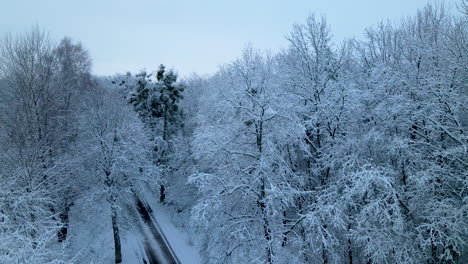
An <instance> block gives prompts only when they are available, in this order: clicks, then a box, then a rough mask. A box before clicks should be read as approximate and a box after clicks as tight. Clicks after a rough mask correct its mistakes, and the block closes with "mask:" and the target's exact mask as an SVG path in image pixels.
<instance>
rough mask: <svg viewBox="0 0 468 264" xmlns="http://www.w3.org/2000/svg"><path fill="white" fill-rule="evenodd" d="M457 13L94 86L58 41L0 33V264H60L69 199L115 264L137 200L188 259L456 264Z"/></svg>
mask: <svg viewBox="0 0 468 264" xmlns="http://www.w3.org/2000/svg"><path fill="white" fill-rule="evenodd" d="M465 2H466V1H462V2H461V3H462V4H461V5H460V9H461V11H462V13H463V14H462V15H458V14H457V15H455V14H451V13H449V12H448V11H447V10H446V9H444V7H443V6H439V5H427V6H426V7H425V8H424V9H422V10H420V11H419V12H418V13H417V14H416V15H415V16H414V17H411V18H406V19H404V20H402V21H401V23H399V24H395V23H380V24H378V25H377V26H374V27H371V28H368V29H367V30H366V31H365V38H364V39H361V40H357V39H350V40H346V41H344V42H342V43H341V44H340V45H336V44H334V42H333V38H332V34H331V31H330V28H329V26H328V24H327V22H326V20H325V19H324V18H322V17H318V16H315V15H310V16H309V17H308V18H307V19H306V20H305V22H304V23H303V24H297V25H294V26H293V28H292V30H291V32H290V33H289V34H287V36H286V39H287V40H288V43H289V44H288V45H287V47H285V49H283V50H282V51H281V52H278V53H271V52H263V51H261V50H258V49H255V48H254V47H252V46H251V45H247V46H246V47H245V48H244V50H243V52H242V55H241V56H240V57H239V58H238V59H237V60H235V61H233V62H231V63H228V64H226V65H224V66H222V67H220V69H219V71H218V72H216V73H215V74H213V75H212V76H209V77H200V76H193V77H190V78H186V79H185V80H180V79H179V77H178V75H177V74H176V73H175V72H174V71H173V70H168V69H166V67H165V66H164V65H161V66H160V67H159V68H158V69H157V70H156V71H155V72H154V73H148V72H146V71H142V72H140V73H137V74H131V73H127V74H125V75H115V76H112V77H96V76H93V75H92V74H91V58H90V55H89V54H88V52H87V51H86V50H85V49H84V47H83V46H82V45H81V44H80V43H78V42H75V41H73V40H71V39H70V38H64V39H62V40H61V41H60V42H59V43H54V42H53V40H51V39H50V38H49V37H48V35H47V34H45V33H44V32H42V31H41V30H40V29H38V28H34V29H33V30H31V31H30V32H28V33H26V34H20V35H18V36H16V37H14V36H10V35H9V36H7V37H5V38H4V39H2V41H1V45H0V147H1V148H0V182H1V183H2V184H0V238H1V239H0V262H1V263H51V262H56V263H61V262H64V261H67V260H68V259H69V258H68V257H67V256H64V255H63V252H60V251H58V250H57V249H56V247H55V246H54V245H56V244H57V243H61V242H66V241H67V239H68V229H69V224H70V218H69V212H70V210H71V208H73V206H74V204H75V202H77V201H78V200H80V201H84V202H85V203H87V205H89V206H93V207H98V206H101V205H104V204H105V206H107V207H108V209H109V217H108V218H109V219H108V221H109V225H110V226H112V231H113V239H114V250H115V262H116V263H120V262H121V261H122V253H121V242H120V232H121V227H122V225H123V224H124V225H127V224H129V223H124V221H122V219H123V218H125V217H126V216H125V215H127V214H128V213H129V212H128V211H129V209H130V211H131V210H132V206H133V204H134V203H135V200H138V199H140V198H141V197H144V196H145V195H147V194H146V192H147V191H148V190H149V191H154V193H155V194H156V195H157V196H159V200H160V202H162V203H164V204H166V205H169V206H173V207H176V209H177V210H178V212H182V213H185V214H187V213H189V214H191V227H193V228H192V229H193V230H195V232H194V233H195V234H196V235H197V236H198V242H199V243H198V244H199V246H200V251H201V254H202V257H203V261H204V263H323V264H325V263H349V264H352V263H430V264H435V263H464V262H466V261H467V260H468V256H467V255H468V245H467V242H466V241H468V220H467V219H468V170H467V168H468V155H467V154H468V136H467V133H468V109H467V102H468V89H467V87H468V79H467V78H468V45H467V36H468V34H467V33H468V32H467V26H468V23H467V22H468V21H467V16H466V10H467V9H466V4H465ZM150 195H151V194H150ZM153 195H154V194H153ZM125 219H129V218H125Z"/></svg>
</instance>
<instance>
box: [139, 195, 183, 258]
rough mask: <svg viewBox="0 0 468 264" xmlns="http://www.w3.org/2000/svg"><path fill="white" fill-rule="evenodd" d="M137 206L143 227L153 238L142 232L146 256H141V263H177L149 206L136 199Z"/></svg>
mask: <svg viewBox="0 0 468 264" xmlns="http://www.w3.org/2000/svg"><path fill="white" fill-rule="evenodd" d="M137 208H138V212H139V213H140V216H141V218H142V219H143V222H144V224H145V225H146V228H145V229H147V230H149V231H150V233H151V234H152V238H154V240H153V239H150V238H148V237H147V235H146V234H143V236H144V239H145V241H144V243H143V246H144V251H145V255H146V258H143V263H148V264H179V263H180V261H179V260H178V258H177V256H176V255H175V253H174V251H173V250H172V248H171V246H170V244H169V242H168V241H167V239H166V237H165V236H164V234H163V232H162V231H161V228H160V227H159V225H158V223H157V221H156V219H154V217H153V214H152V210H151V207H150V206H149V205H148V204H146V203H145V202H142V201H141V200H138V201H137ZM151 241H155V243H154V242H153V243H152V242H151Z"/></svg>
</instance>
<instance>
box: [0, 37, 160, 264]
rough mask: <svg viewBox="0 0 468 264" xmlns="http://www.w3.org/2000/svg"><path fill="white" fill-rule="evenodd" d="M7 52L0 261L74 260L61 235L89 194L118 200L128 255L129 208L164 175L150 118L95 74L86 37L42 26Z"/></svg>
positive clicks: (0, 63) (2, 62) (2, 92)
mask: <svg viewBox="0 0 468 264" xmlns="http://www.w3.org/2000/svg"><path fill="white" fill-rule="evenodd" d="M0 52H1V53H0V81H1V89H0V109H1V114H0V146H1V151H0V182H1V183H2V184H1V186H0V237H1V239H0V262H1V263H51V262H60V261H65V260H66V256H63V255H62V253H63V252H60V251H57V250H54V246H53V245H54V243H58V242H64V241H66V239H67V231H68V230H67V228H68V226H69V217H68V216H69V211H70V207H72V206H73V204H74V202H75V201H76V200H77V199H85V198H86V199H85V200H86V201H87V202H88V204H89V206H93V207H97V206H98V205H101V204H105V203H107V204H108V205H109V207H110V208H111V210H110V211H111V216H110V217H109V223H112V229H113V235H114V241H115V243H114V248H115V262H116V263H120V262H121V259H122V256H121V248H120V236H119V225H120V224H121V223H119V214H125V211H124V210H121V209H122V208H123V207H125V206H126V205H128V204H132V203H133V201H134V196H138V195H139V194H140V192H141V191H142V190H143V189H144V188H146V187H147V186H155V185H156V183H157V182H158V181H159V173H158V171H157V170H156V168H155V166H154V165H153V163H152V159H151V155H152V152H151V144H150V141H149V138H148V135H147V134H146V131H145V129H144V126H143V124H142V122H141V121H140V120H139V119H138V116H137V114H136V113H135V112H134V111H133V110H132V108H131V106H130V105H128V104H127V103H126V102H125V100H124V98H123V97H122V96H121V95H120V94H119V92H118V91H116V90H112V89H109V87H108V86H109V85H107V87H106V85H103V84H102V83H103V82H102V81H100V80H99V79H97V78H96V77H93V76H92V75H91V73H90V71H91V59H90V56H89V54H88V53H87V51H86V50H85V49H84V48H83V46H82V45H81V44H80V43H77V42H74V41H72V40H71V39H69V38H64V39H62V40H61V41H60V43H58V44H55V43H54V42H53V41H52V40H51V39H49V37H48V35H47V34H46V33H44V32H43V31H41V30H40V29H39V28H34V29H33V30H31V31H30V32H28V33H26V34H20V35H18V36H16V37H14V36H11V35H9V36H7V37H5V38H4V39H3V40H2V43H1V49H0ZM57 241H58V242H57Z"/></svg>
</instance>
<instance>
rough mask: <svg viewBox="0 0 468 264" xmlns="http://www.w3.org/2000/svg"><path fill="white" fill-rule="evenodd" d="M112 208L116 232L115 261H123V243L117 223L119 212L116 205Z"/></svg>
mask: <svg viewBox="0 0 468 264" xmlns="http://www.w3.org/2000/svg"><path fill="white" fill-rule="evenodd" d="M111 209H112V230H113V232H114V248H115V263H122V245H121V244H120V234H119V227H118V225H117V212H116V210H115V206H114V205H112V206H111Z"/></svg>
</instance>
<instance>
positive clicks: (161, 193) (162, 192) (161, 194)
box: [159, 184, 166, 203]
mask: <svg viewBox="0 0 468 264" xmlns="http://www.w3.org/2000/svg"><path fill="white" fill-rule="evenodd" d="M165 200H166V191H165V189H164V184H161V187H160V189H159V202H160V203H164V202H165Z"/></svg>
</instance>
